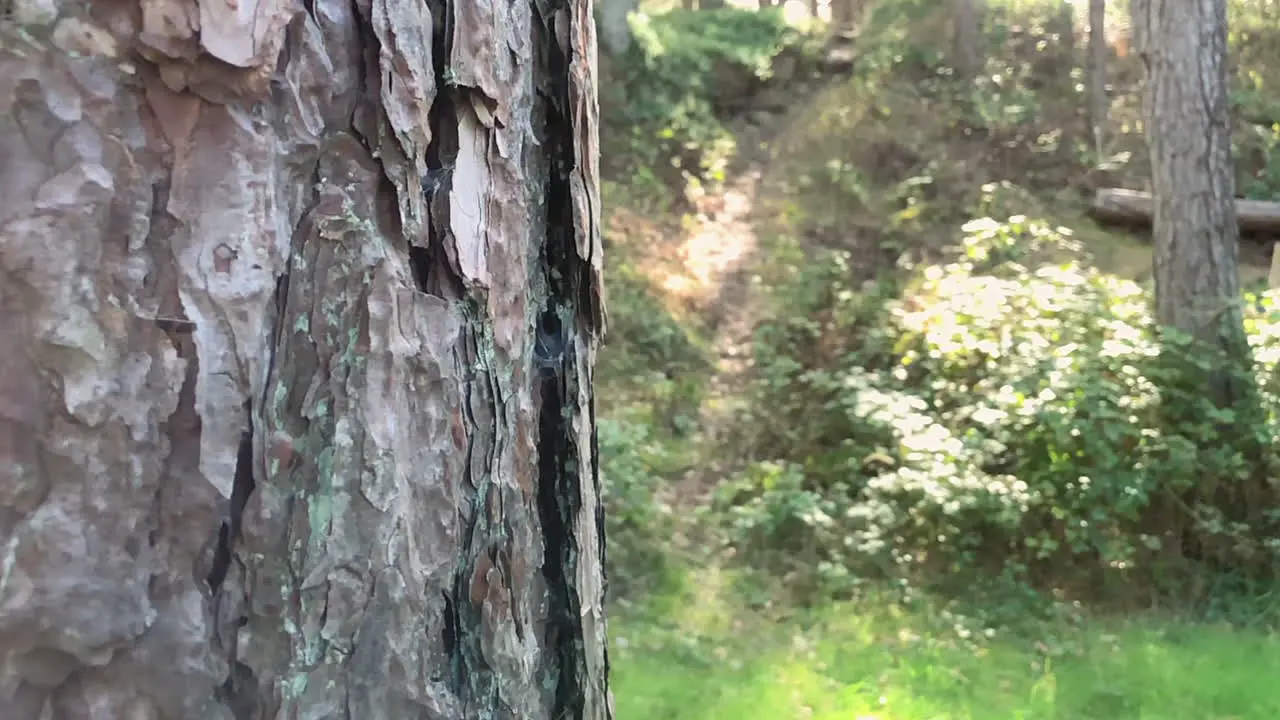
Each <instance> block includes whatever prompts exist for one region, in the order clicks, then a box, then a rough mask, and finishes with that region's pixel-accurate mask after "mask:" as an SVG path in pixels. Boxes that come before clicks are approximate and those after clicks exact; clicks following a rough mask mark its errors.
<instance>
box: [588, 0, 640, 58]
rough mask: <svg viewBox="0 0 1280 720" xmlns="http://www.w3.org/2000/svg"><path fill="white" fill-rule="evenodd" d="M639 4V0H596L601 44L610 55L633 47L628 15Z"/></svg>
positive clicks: (619, 53) (621, 52) (620, 53)
mask: <svg viewBox="0 0 1280 720" xmlns="http://www.w3.org/2000/svg"><path fill="white" fill-rule="evenodd" d="M638 4H639V2H638V0H596V3H595V7H596V17H597V27H598V28H599V32H600V45H601V47H602V48H603V49H604V50H605V52H607V53H609V55H614V56H617V55H622V54H623V53H625V52H626V51H627V49H628V48H630V47H631V24H630V22H629V21H628V16H629V15H630V14H631V12H632V11H633V10H635V9H636V7H637V5H638Z"/></svg>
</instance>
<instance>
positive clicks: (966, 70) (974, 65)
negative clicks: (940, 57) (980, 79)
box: [951, 0, 983, 79]
mask: <svg viewBox="0 0 1280 720" xmlns="http://www.w3.org/2000/svg"><path fill="white" fill-rule="evenodd" d="M981 1H982V0H952V13H951V32H952V35H951V56H952V65H954V66H955V69H956V73H957V74H958V75H959V76H960V77H962V78H965V79H972V78H974V77H977V75H978V73H980V72H981V71H982V65H983V59H982V6H981V4H980V3H981Z"/></svg>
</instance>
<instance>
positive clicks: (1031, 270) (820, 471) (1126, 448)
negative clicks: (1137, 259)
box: [719, 217, 1280, 601]
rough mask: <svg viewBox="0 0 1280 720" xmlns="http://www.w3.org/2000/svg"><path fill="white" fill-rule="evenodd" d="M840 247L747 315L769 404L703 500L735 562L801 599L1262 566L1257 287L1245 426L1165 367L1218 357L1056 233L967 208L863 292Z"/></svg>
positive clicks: (1270, 381) (1273, 347) (1179, 584)
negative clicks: (1157, 319) (915, 261)
mask: <svg viewBox="0 0 1280 720" xmlns="http://www.w3.org/2000/svg"><path fill="white" fill-rule="evenodd" d="M847 262H848V259H847V258H842V257H841V255H840V254H839V253H834V252H833V253H831V255H830V256H829V257H828V258H824V261H819V262H814V263H810V264H808V265H807V266H806V267H804V268H803V269H801V271H800V272H799V273H798V275H797V277H796V279H795V281H794V284H792V285H790V286H789V287H783V288H779V289H778V302H779V303H781V304H783V305H785V306H786V307H788V308H791V312H790V313H788V315H787V316H786V317H785V318H782V319H780V320H777V321H775V322H770V323H767V324H765V325H764V326H763V327H762V328H761V329H760V332H759V336H758V341H757V348H756V360H757V368H758V374H759V382H758V383H757V385H756V387H755V388H754V390H753V392H754V396H753V402H752V403H751V404H752V406H753V407H760V408H766V407H767V408H769V409H770V412H769V421H768V422H754V421H752V420H750V419H748V420H747V422H750V423H751V424H752V427H754V428H755V429H756V434H755V435H754V442H753V443H752V446H753V448H754V449H755V452H756V457H757V458H758V462H757V463H755V464H754V465H753V466H752V468H751V469H750V470H749V471H748V472H746V473H744V474H743V475H742V476H741V477H739V478H738V479H737V480H735V481H734V482H733V483H731V484H728V485H726V486H724V487H723V488H722V490H721V492H720V498H719V503H720V507H721V509H722V511H723V513H724V516H725V518H726V523H727V527H728V538H729V542H730V543H731V544H732V545H733V547H735V548H736V549H737V551H738V552H739V553H740V554H741V555H742V556H744V557H745V558H746V559H747V562H748V563H749V564H751V565H752V566H754V567H759V568H764V569H766V570H767V571H768V572H770V573H773V574H778V573H782V574H784V577H786V578H787V582H786V586H787V587H788V589H789V591H790V592H791V593H792V594H793V595H794V596H796V597H798V598H801V599H803V598H805V597H806V596H809V595H811V594H818V595H823V594H828V593H836V594H839V593H842V592H848V591H850V590H851V589H853V588H856V587H857V586H858V585H859V584H860V583H862V582H865V581H868V580H877V581H879V580H884V579H893V580H910V581H912V582H921V583H925V584H928V585H930V586H933V587H938V586H945V585H947V583H948V581H951V582H954V583H958V584H959V585H964V584H966V583H969V582H970V581H971V579H972V578H973V577H974V576H975V574H976V575H977V576H982V577H990V578H995V579H998V580H1000V581H1004V582H1007V583H1008V584H1009V585H1011V586H1013V585H1023V586H1029V587H1038V588H1042V589H1051V590H1056V591H1059V592H1066V593H1068V594H1072V595H1073V596H1075V597H1087V598H1099V597H1104V598H1107V599H1120V600H1129V601H1135V600H1136V601H1149V600H1150V599H1151V598H1152V596H1153V595H1152V594H1153V593H1154V594H1159V592H1160V591H1163V592H1164V593H1166V594H1179V595H1182V596H1183V597H1184V598H1187V597H1192V596H1195V597H1196V598H1197V599H1204V598H1205V597H1207V595H1208V594H1209V591H1210V590H1221V589H1222V588H1221V587H1220V586H1218V585H1215V584H1214V583H1216V582H1217V581H1218V580H1220V579H1221V578H1223V577H1228V578H1235V579H1238V580H1240V581H1242V582H1243V581H1246V580H1250V581H1257V582H1267V581H1269V580H1271V579H1272V578H1271V570H1270V568H1272V567H1274V566H1275V562H1276V561H1277V560H1278V559H1280V525H1278V524H1277V520H1278V519H1280V518H1278V517H1277V514H1276V513H1275V512H1274V511H1272V510H1270V509H1269V508H1271V507H1274V505H1275V493H1274V489H1273V487H1272V484H1271V482H1270V479H1269V474H1268V470H1269V467H1270V463H1271V460H1272V458H1273V456H1274V448H1275V447H1276V438H1277V429H1278V428H1277V424H1276V421H1277V411H1278V410H1280V395H1278V394H1277V393H1276V383H1275V380H1274V378H1275V375H1276V368H1277V364H1276V361H1277V359H1278V358H1280V312H1276V307H1277V305H1276V299H1275V298H1273V297H1270V296H1264V297H1251V298H1248V299H1247V300H1246V301H1245V302H1246V308H1247V312H1246V315H1247V317H1248V325H1249V329H1250V339H1251V342H1252V344H1253V346H1254V349H1255V353H1256V355H1257V359H1258V362H1257V365H1256V368H1239V369H1238V372H1242V373H1251V377H1252V378H1256V380H1257V382H1258V383H1259V385H1260V387H1262V388H1263V402H1264V405H1265V411H1266V416H1265V417H1253V418H1247V420H1248V422H1245V423H1241V422H1238V420H1240V418H1236V417H1233V413H1234V412H1237V411H1235V410H1232V409H1219V408H1216V407H1214V406H1213V404H1212V403H1211V402H1210V401H1209V400H1208V399H1207V397H1206V396H1205V393H1204V392H1203V390H1202V389H1200V388H1195V387H1186V386H1185V385H1184V384H1182V383H1181V377H1182V376H1183V373H1185V372H1186V370H1187V367H1186V364H1187V362H1188V361H1192V362H1195V363H1203V364H1206V365H1207V366H1211V367H1221V366H1222V365H1223V364H1224V363H1226V362H1227V361H1226V360H1225V359H1224V358H1222V357H1218V356H1215V355H1210V354H1205V353H1199V352H1196V351H1194V350H1193V348H1192V346H1191V345H1190V343H1189V341H1187V340H1186V339H1184V338H1178V337H1174V336H1172V335H1170V334H1168V333H1161V332H1159V331H1158V330H1157V328H1156V326H1155V324H1154V322H1153V319H1152V316H1151V308H1150V298H1149V296H1148V295H1147V294H1146V292H1145V291H1144V290H1143V289H1142V288H1141V287H1139V286H1138V285H1137V284H1135V283H1134V282H1132V281H1130V280H1125V279H1121V278H1117V277H1114V276H1110V275H1107V274H1104V273H1102V272H1099V271H1097V270H1095V269H1093V268H1091V267H1089V265H1088V264H1087V255H1086V254H1085V253H1084V251H1083V250H1082V249H1081V248H1079V247H1078V244H1076V243H1074V242H1073V240H1072V238H1071V234H1070V231H1069V230H1067V229H1065V228H1057V227H1052V226H1050V225H1048V224H1046V223H1044V222H1040V221H1035V220H1031V219H1027V218H1022V217H1015V218H1011V219H1010V220H1009V221H1008V222H1004V223H997V222H994V221H992V220H989V219H984V220H980V221H975V222H972V223H970V224H969V225H967V226H966V237H965V242H964V246H963V249H962V251H960V252H959V254H958V256H957V257H955V258H954V259H953V261H952V262H949V263H946V264H939V265H928V266H925V267H920V268H915V269H914V270H913V271H912V272H911V273H909V274H907V275H905V276H902V277H894V278H888V279H885V280H883V281H882V282H881V283H879V284H878V285H876V286H875V288H874V289H872V290H870V291H868V290H867V289H866V288H865V287H861V286H860V287H850V286H849V285H848V284H847V283H846V282H843V281H842V278H841V276H842V271H841V268H842V266H843V265H844V264H847ZM1242 427H1243V428H1245V429H1246V430H1247V433H1246V434H1245V436H1243V437H1242V436H1241V435H1240V434H1239V431H1240V428H1242ZM1259 446H1262V447H1265V448H1267V451H1266V455H1265V456H1264V457H1262V458H1259V457H1257V455H1256V448H1257V447H1259ZM1260 462H1261V463H1262V464H1261V465H1259V463H1260ZM1188 583H1191V585H1188ZM1196 583H1201V584H1200V585H1198V586H1197V585H1196ZM1204 583H1208V585H1205V584H1204ZM1210 586H1212V587H1210ZM1195 587H1199V588H1200V590H1199V592H1197V591H1195V590H1194V589H1193V588H1195ZM1148 591H1150V592H1148Z"/></svg>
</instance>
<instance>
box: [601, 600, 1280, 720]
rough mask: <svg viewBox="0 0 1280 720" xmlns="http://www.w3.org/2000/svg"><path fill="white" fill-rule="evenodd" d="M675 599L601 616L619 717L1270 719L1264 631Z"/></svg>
mask: <svg viewBox="0 0 1280 720" xmlns="http://www.w3.org/2000/svg"><path fill="white" fill-rule="evenodd" d="M685 600H686V601H685V602H673V603H670V604H669V606H668V607H666V608H659V609H652V608H651V609H650V611H649V612H647V617H648V619H645V618H644V617H643V616H642V614H641V613H630V614H627V613H622V614H620V615H619V616H618V617H617V618H616V619H615V620H614V621H613V623H612V630H613V633H612V634H613V636H614V647H613V654H612V658H613V660H614V676H613V688H614V694H615V700H616V703H617V711H618V717H619V718H622V719H624V720H713V719H714V720H721V719H723V720H757V719H758V720H765V719H768V720H774V719H790V718H797V719H799V718H809V719H811V720H835V719H836V718H839V719H840V720H961V719H969V718H973V719H978V718H983V719H985V718H991V719H992V720H994V719H996V718H1000V719H1005V718H1063V719H1067V718H1071V719H1087V718H1099V719H1102V718H1106V719H1108V720H1125V719H1127V718H1133V719H1135V720H1137V719H1141V720H1182V719H1184V718H1185V719H1186V720H1228V719H1233V720H1245V719H1246V718H1249V719H1251V718H1257V719H1258V720H1263V719H1266V720H1272V719H1273V718H1277V717H1280V638H1277V637H1276V636H1275V635H1271V634H1265V633H1260V632H1249V631H1236V630H1231V629H1229V628H1226V627H1220V626H1206V625H1193V624H1183V623H1178V622H1173V621H1168V622H1156V621H1154V620H1151V619H1146V620H1131V621H1125V622H1108V621H1090V623H1086V624H1085V625H1084V626H1083V627H1080V628H1055V629H1052V630H1050V629H1045V630H1044V631H1043V632H1040V633H1035V634H1036V635H1040V637H1039V638H1038V639H1037V638H1036V637H1033V635H1032V634H1028V633H1020V634H1018V635H1014V634H1012V633H1008V634H1001V633H991V634H988V632H986V631H984V630H982V629H981V628H976V629H974V630H967V629H966V628H965V627H964V626H963V621H959V622H957V619H956V618H950V617H947V616H946V615H945V613H944V614H937V613H926V612H924V611H911V612H908V611H903V610H901V609H899V608H898V607H896V606H894V605H891V604H888V603H884V604H876V603H868V602H863V603H860V604H859V605H858V606H856V607H855V606H847V607H842V608H833V609H830V610H828V611H826V612H824V613H822V616H821V617H820V618H817V619H814V620H810V621H806V622H803V623H802V622H800V621H781V622H779V621H773V622H769V621H764V620H762V619H756V620H744V619H743V618H742V617H741V613H737V617H734V615H735V614H734V613H732V611H726V610H724V609H723V608H721V607H717V606H716V605H714V604H700V603H699V602H698V601H697V600H696V599H694V598H686V599H685ZM654 618H661V619H660V620H655V619H654ZM948 623H951V624H950V625H949V626H948ZM1095 623H1096V625H1094V624H1095Z"/></svg>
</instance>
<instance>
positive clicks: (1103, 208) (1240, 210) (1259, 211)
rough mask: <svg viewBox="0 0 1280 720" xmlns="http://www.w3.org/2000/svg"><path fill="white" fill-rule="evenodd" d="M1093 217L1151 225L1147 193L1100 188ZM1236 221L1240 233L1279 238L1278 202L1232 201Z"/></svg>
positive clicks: (1096, 196)
mask: <svg viewBox="0 0 1280 720" xmlns="http://www.w3.org/2000/svg"><path fill="white" fill-rule="evenodd" d="M1092 210H1093V216H1094V217H1095V218H1097V219H1099V220H1103V221H1108V222H1119V223H1141V224H1144V225H1150V224H1151V213H1152V202H1151V193H1145V192H1141V191H1138V190H1125V189H1122V188H1100V189H1099V190H1098V192H1097V194H1096V195H1094V198H1093V208H1092ZM1236 218H1237V222H1238V224H1239V225H1240V232H1242V233H1251V234H1252V233H1260V234H1267V235H1275V236H1276V237H1277V239H1280V202H1271V201H1267V200H1241V199H1239V198H1237V199H1236Z"/></svg>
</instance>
